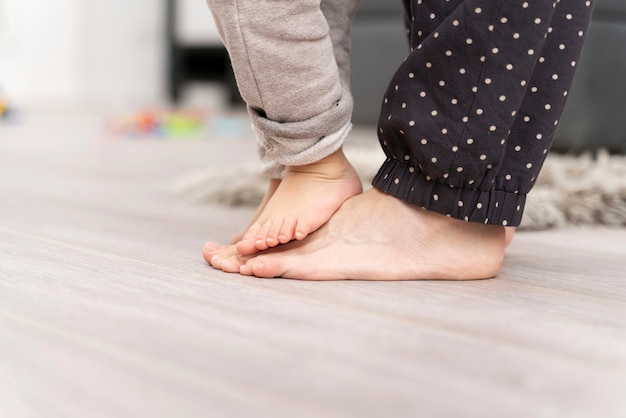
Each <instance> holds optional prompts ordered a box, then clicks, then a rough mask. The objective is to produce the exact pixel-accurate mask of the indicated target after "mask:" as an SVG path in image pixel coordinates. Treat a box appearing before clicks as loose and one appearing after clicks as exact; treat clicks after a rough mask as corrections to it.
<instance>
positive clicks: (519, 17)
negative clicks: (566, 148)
mask: <svg viewBox="0 0 626 418" xmlns="http://www.w3.org/2000/svg"><path fill="white" fill-rule="evenodd" d="M592 3H593V2H592V1H589V0H562V1H561V0H549V1H545V0H528V1H525V0H499V1H495V0H405V10H406V22H407V34H408V38H409V43H410V46H411V52H410V54H409V56H408V57H407V58H406V60H405V61H404V62H403V63H402V64H401V65H400V67H399V69H398V70H397V72H396V73H395V75H394V76H393V78H392V80H391V82H390V84H389V87H388V88H387V91H386V93H385V97H384V99H383V104H382V107H381V113H380V118H379V123H378V134H379V139H380V142H381V144H382V146H383V149H384V151H385V153H386V155H387V160H386V161H385V163H384V164H383V166H382V167H381V169H380V171H379V172H378V174H377V175H376V177H375V178H374V181H373V185H374V186H375V187H377V188H379V189H380V190H382V191H384V192H386V193H389V194H391V195H393V196H396V197H398V198H400V199H402V200H404V201H406V202H408V203H410V204H413V205H417V206H420V207H423V208H425V209H428V210H432V211H435V212H438V213H442V214H444V215H448V216H451V217H453V218H456V219H462V220H466V221H471V222H483V223H486V224H496V225H509V226H517V225H519V223H520V221H521V217H522V212H523V209H524V203H525V199H526V194H527V193H528V192H529V191H530V190H531V188H532V187H533V184H534V182H535V180H536V178H537V175H538V174H539V171H540V169H541V166H542V164H543V162H544V160H545V157H546V154H547V153H548V150H549V149H550V146H551V143H552V139H553V137H554V134H555V132H556V129H557V127H558V124H559V118H560V116H561V114H562V111H563V107H564V106H565V101H566V99H567V95H568V89H569V88H570V86H571V83H572V79H573V76H574V72H575V69H576V63H577V61H578V58H579V56H580V53H581V50H582V46H583V43H584V38H585V35H586V31H587V27H588V24H589V19H590V16H591V10H592V6H593V5H592Z"/></svg>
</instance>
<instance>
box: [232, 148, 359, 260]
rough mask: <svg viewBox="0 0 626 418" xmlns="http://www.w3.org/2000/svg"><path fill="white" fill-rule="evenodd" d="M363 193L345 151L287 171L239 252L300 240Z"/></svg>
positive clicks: (248, 232)
mask: <svg viewBox="0 0 626 418" xmlns="http://www.w3.org/2000/svg"><path fill="white" fill-rule="evenodd" d="M361 191H362V186H361V180H360V179H359V176H358V174H357V173H356V171H355V170H354V168H353V167H352V165H351V164H350V163H349V162H348V160H347V159H346V157H345V155H344V154H343V151H342V150H338V151H336V152H334V153H333V154H331V155H329V156H328V157H326V158H323V159H322V160H320V161H318V162H316V163H312V164H307V165H303V166H290V167H287V168H286V170H285V175H284V177H283V179H282V180H281V181H280V184H279V185H278V186H277V188H276V190H275V191H274V193H273V194H272V196H271V197H270V199H269V201H268V202H267V204H266V205H265V206H264V208H263V209H262V211H261V213H260V215H259V216H258V218H257V220H256V222H254V223H253V224H252V225H251V226H250V227H249V228H248V230H247V232H246V233H245V234H244V236H243V238H242V239H241V241H239V242H238V243H237V244H236V249H237V252H238V253H239V254H241V255H249V254H254V253H256V252H258V251H261V250H266V249H268V248H270V247H275V246H277V245H279V244H285V243H287V242H289V241H291V240H293V239H297V240H301V239H303V238H304V237H306V236H307V235H308V234H310V233H311V232H313V231H315V230H316V229H317V228H319V227H320V226H322V225H323V224H324V223H326V221H328V219H329V218H330V217H331V215H332V214H333V213H334V212H335V211H336V210H337V209H338V208H339V207H340V206H341V204H342V203H343V202H344V201H346V200H347V199H349V198H350V197H352V196H354V195H356V194H359V193H361Z"/></svg>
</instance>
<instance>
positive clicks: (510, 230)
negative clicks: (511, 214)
mask: <svg viewBox="0 0 626 418" xmlns="http://www.w3.org/2000/svg"><path fill="white" fill-rule="evenodd" d="M505 230H506V246H507V247H508V246H509V244H510V243H511V241H513V235H515V231H516V230H517V228H516V227H514V226H507V227H506V228H505Z"/></svg>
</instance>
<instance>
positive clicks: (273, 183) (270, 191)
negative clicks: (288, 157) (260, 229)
mask: <svg viewBox="0 0 626 418" xmlns="http://www.w3.org/2000/svg"><path fill="white" fill-rule="evenodd" d="M279 184H280V179H270V181H269V184H268V185H267V191H266V192H265V196H263V200H262V201H261V203H260V204H259V207H258V208H257V209H256V211H255V212H254V214H253V215H252V218H250V223H249V224H248V226H247V227H246V228H245V229H242V230H241V231H239V232H238V233H236V234H235V235H233V236H232V238H231V239H230V243H231V244H236V243H238V242H239V241H241V239H242V238H243V236H244V234H245V233H246V231H247V230H248V229H250V227H251V226H252V225H254V223H255V222H256V221H257V219H259V216H261V214H262V213H263V210H264V209H265V206H267V202H269V201H270V198H271V197H272V196H274V192H275V191H276V189H278V185H279Z"/></svg>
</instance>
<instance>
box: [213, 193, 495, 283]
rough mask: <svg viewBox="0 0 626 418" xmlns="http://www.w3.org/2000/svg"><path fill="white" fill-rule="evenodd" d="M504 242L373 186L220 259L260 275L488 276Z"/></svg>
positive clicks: (489, 230) (483, 228)
mask: <svg viewBox="0 0 626 418" xmlns="http://www.w3.org/2000/svg"><path fill="white" fill-rule="evenodd" d="M504 249H505V230H504V227H502V226H494V225H484V224H479V223H471V222H465V221H459V220H456V219H452V218H449V217H446V216H443V215H440V214H438V213H434V212H429V211H426V210H423V209H419V208H416V207H413V206H410V205H408V204H406V203H404V202H402V201H400V200H399V199H396V198H394V197H392V196H389V195H386V194H384V193H382V192H381V191H379V190H377V189H372V190H370V191H368V192H366V193H364V194H362V195H360V196H356V197H354V198H352V199H350V200H348V201H347V202H345V204H344V205H343V206H342V207H341V208H340V209H339V210H338V211H337V212H336V213H335V215H333V217H332V218H331V219H330V221H329V222H328V223H327V224H326V225H324V226H323V227H321V228H320V229H319V230H317V231H316V232H315V233H313V234H311V235H310V236H309V237H308V238H307V239H306V240H304V241H299V242H292V243H289V244H287V245H284V246H281V247H279V248H274V249H270V250H268V251H266V252H264V253H263V254H259V255H254V256H247V257H246V256H241V255H237V254H231V256H230V257H229V258H221V259H220V260H219V263H220V265H222V266H223V269H224V270H225V271H236V269H237V268H239V271H240V273H242V274H245V275H255V276H258V277H279V276H280V277H286V278H294V279H306V280H338V279H365V280H412V279H449V280H468V279H486V278H490V277H494V276H495V275H496V274H497V273H498V272H499V271H500V268H501V265H502V260H503V258H504Z"/></svg>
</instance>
